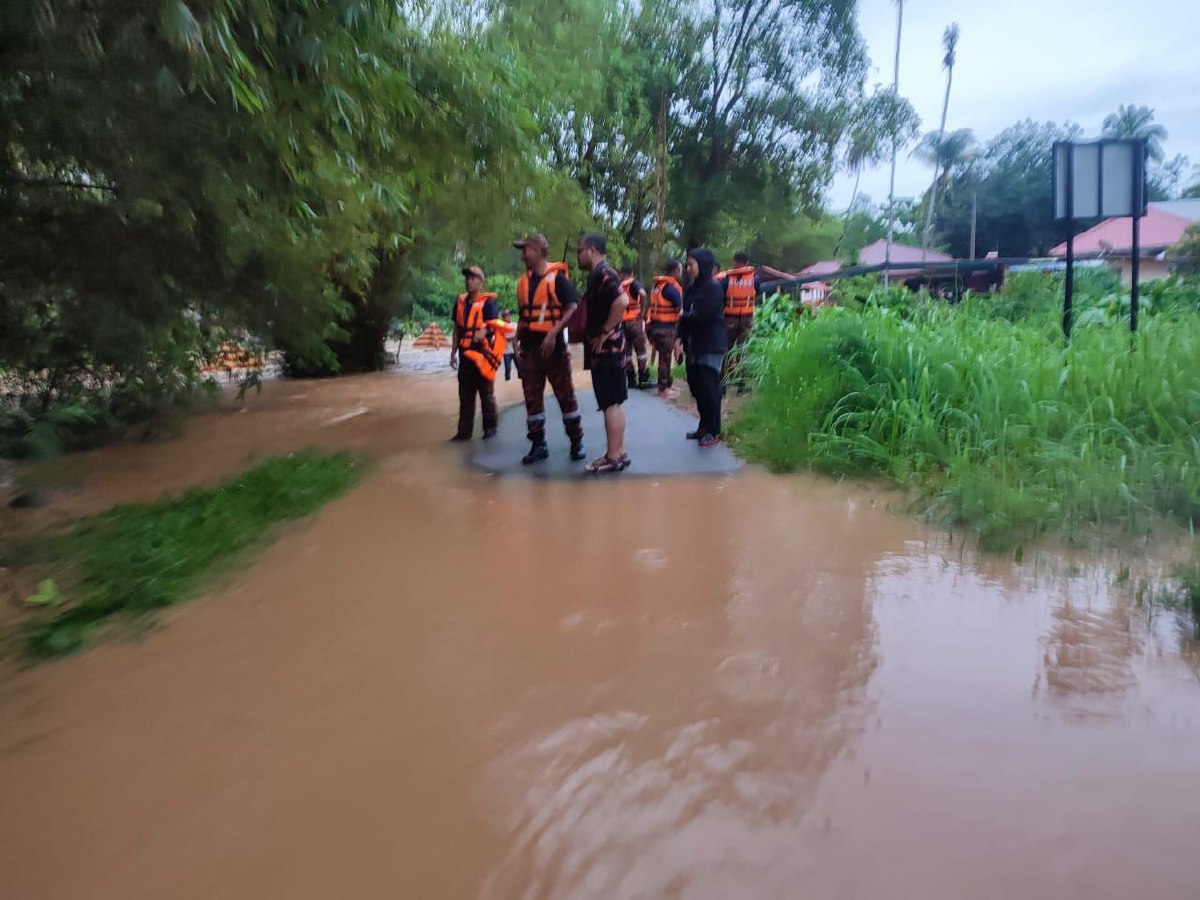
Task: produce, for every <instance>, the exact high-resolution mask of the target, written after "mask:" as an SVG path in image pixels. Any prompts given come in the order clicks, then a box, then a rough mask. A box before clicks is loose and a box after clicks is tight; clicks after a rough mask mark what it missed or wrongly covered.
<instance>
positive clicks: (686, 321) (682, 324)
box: [679, 247, 729, 356]
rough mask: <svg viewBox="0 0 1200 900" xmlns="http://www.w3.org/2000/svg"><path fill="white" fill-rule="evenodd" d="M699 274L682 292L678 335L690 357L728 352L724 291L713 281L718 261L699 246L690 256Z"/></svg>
mask: <svg viewBox="0 0 1200 900" xmlns="http://www.w3.org/2000/svg"><path fill="white" fill-rule="evenodd" d="M688 256H690V257H691V258H692V259H694V260H696V265H697V266H699V267H700V274H699V275H697V276H696V278H695V279H694V280H693V281H692V283H691V284H689V285H688V286H687V290H685V291H684V293H683V310H682V311H681V313H680V316H679V336H680V338H681V339H682V340H683V346H684V349H685V350H686V351H687V352H688V354H689V355H693V356H701V355H707V354H713V353H724V352H725V351H726V350H728V349H729V345H728V338H727V337H726V334H725V292H724V291H723V290H722V289H721V285H720V284H719V283H718V282H717V281H715V280H714V279H713V272H714V271H715V270H716V268H717V259H716V257H715V256H713V254H712V251H711V250H706V249H704V248H703V247H699V248H697V249H695V250H692V251H691V252H690V253H688Z"/></svg>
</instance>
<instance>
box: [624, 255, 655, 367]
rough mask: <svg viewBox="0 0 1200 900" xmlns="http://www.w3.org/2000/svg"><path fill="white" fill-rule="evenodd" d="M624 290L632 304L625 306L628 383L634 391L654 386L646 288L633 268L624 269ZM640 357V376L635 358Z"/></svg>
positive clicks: (638, 364)
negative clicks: (652, 381) (648, 335)
mask: <svg viewBox="0 0 1200 900" xmlns="http://www.w3.org/2000/svg"><path fill="white" fill-rule="evenodd" d="M621 290H623V291H624V292H625V297H626V299H627V300H628V301H629V302H628V304H627V305H626V306H625V318H623V319H622V320H621V323H622V325H623V326H624V328H625V383H626V384H627V385H628V386H629V387H631V388H643V389H645V388H647V387H649V386H650V368H649V365H648V361H649V359H650V348H649V346H648V345H647V343H646V289H645V288H644V287H642V283H641V282H640V281H638V280H637V278H635V277H634V275H633V267H632V266H621ZM635 353H636V354H637V376H636V379H635V377H634V367H633V357H634V354H635Z"/></svg>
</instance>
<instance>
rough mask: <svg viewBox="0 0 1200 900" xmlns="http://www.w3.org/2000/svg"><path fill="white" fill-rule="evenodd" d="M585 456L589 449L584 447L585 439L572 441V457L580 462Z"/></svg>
mask: <svg viewBox="0 0 1200 900" xmlns="http://www.w3.org/2000/svg"><path fill="white" fill-rule="evenodd" d="M585 456H587V451H586V450H584V449H583V441H582V440H578V441H571V459H572V460H574V461H575V462H579V461H580V460H581V459H583V458H584V457H585Z"/></svg>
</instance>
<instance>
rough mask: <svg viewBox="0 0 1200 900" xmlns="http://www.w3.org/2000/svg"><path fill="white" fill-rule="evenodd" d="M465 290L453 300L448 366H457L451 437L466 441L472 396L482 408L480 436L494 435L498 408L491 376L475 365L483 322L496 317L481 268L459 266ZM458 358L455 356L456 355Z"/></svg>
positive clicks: (471, 418)
mask: <svg viewBox="0 0 1200 900" xmlns="http://www.w3.org/2000/svg"><path fill="white" fill-rule="evenodd" d="M462 273H463V278H464V279H465V280H466V287H467V290H466V293H463V294H459V295H458V299H457V300H455V301H454V340H453V346H452V347H451V348H450V368H452V369H454V368H457V369H458V430H457V431H456V432H455V433H454V437H452V438H451V439H450V440H452V441H469V440H470V439H471V435H472V434H473V433H474V431H475V397H476V396H478V397H479V405H480V406H481V407H482V411H483V439H484V440H485V441H486V440H488V439H489V438H492V437H495V436H496V425H497V424H498V422H499V418H500V416H499V411H498V410H497V408H496V386H495V384H494V379H490V378H486V377H485V376H484V373H483V372H482V371H481V370H480V366H479V365H478V357H477V356H476V357H475V358H474V359H472V358H469V354H471V353H472V352H474V351H478V350H479V349H480V347H481V345H482V343H483V338H484V331H485V330H486V328H485V323H487V322H489V321H491V320H493V319H498V318H499V317H500V311H499V308H498V307H497V305H496V295H495V294H486V293H484V292H483V269H481V268H480V267H479V266H467V267H466V268H465V269H463V270H462ZM460 355H461V356H462V359H461V360H460V359H459V356H460Z"/></svg>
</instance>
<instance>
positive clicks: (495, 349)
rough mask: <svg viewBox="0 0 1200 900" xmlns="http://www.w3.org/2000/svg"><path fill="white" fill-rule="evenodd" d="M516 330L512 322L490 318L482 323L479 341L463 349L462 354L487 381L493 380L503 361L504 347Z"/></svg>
mask: <svg viewBox="0 0 1200 900" xmlns="http://www.w3.org/2000/svg"><path fill="white" fill-rule="evenodd" d="M516 332H517V326H516V325H514V324H513V323H512V322H505V321H504V320H503V319H490V320H489V321H488V322H486V323H485V325H484V328H483V334H482V340H481V341H480V343H479V344H477V345H476V346H475V347H473V348H472V349H470V350H467V351H465V352H464V353H463V356H464V357H465V358H467V359H469V360H470V361H471V362H472V363H474V364H475V368H477V369H478V370H479V374H480V375H482V376H483V377H484V378H486V379H487V380H488V381H495V380H496V373H497V372H498V371H499V370H500V365H501V363H503V362H504V348H505V347H506V346H508V339H509V338H511V337H512V336H513V335H514V334H516Z"/></svg>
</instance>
